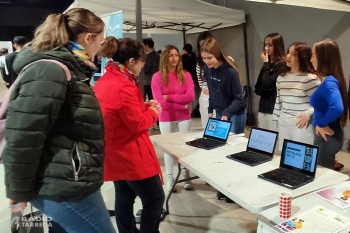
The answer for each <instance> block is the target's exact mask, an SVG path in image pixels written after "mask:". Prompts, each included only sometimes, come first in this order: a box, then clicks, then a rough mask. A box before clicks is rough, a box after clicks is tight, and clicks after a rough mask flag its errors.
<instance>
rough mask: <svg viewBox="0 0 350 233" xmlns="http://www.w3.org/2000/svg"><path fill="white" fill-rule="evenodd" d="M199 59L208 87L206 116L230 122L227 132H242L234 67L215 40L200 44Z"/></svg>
mask: <svg viewBox="0 0 350 233" xmlns="http://www.w3.org/2000/svg"><path fill="white" fill-rule="evenodd" d="M201 56H202V58H203V61H204V63H205V64H206V65H205V66H204V68H203V70H204V76H205V77H206V80H207V82H208V87H209V93H210V95H209V108H208V115H209V117H212V115H213V110H214V109H215V111H216V118H217V119H221V120H229V121H231V122H232V126H231V130H230V131H231V132H233V133H235V134H239V133H244V127H245V125H246V118H247V114H246V104H245V101H244V99H243V93H242V86H241V84H240V74H239V71H238V68H237V66H236V64H235V63H234V62H233V61H232V60H231V59H230V58H228V57H227V56H225V54H224V53H223V52H222V50H221V48H220V46H219V44H218V43H217V42H216V40H215V39H213V38H210V39H207V40H205V41H204V43H203V45H202V46H201Z"/></svg>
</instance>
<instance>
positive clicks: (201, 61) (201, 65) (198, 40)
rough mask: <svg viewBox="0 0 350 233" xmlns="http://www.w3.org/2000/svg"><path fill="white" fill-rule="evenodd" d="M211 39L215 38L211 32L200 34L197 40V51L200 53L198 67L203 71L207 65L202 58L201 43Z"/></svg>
mask: <svg viewBox="0 0 350 233" xmlns="http://www.w3.org/2000/svg"><path fill="white" fill-rule="evenodd" d="M209 38H214V37H213V35H212V34H211V33H210V32H209V31H205V32H201V34H199V36H198V38H197V51H198V57H197V62H198V66H199V68H200V69H201V70H202V69H203V66H204V65H205V63H204V62H203V58H202V55H201V51H200V49H201V46H200V44H199V42H201V41H202V40H206V39H209Z"/></svg>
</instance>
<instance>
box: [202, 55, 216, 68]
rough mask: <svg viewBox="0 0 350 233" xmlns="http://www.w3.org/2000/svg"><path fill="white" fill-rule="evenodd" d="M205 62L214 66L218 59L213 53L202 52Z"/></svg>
mask: <svg viewBox="0 0 350 233" xmlns="http://www.w3.org/2000/svg"><path fill="white" fill-rule="evenodd" d="M201 55H202V59H203V62H204V63H205V64H206V65H207V66H208V67H209V68H213V67H214V66H216V64H217V63H218V60H217V59H216V58H215V56H214V55H213V54H211V53H206V52H201Z"/></svg>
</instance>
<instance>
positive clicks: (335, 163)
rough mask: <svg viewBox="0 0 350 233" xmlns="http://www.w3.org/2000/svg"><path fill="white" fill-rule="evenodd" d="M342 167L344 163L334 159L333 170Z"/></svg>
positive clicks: (338, 169)
mask: <svg viewBox="0 0 350 233" xmlns="http://www.w3.org/2000/svg"><path fill="white" fill-rule="evenodd" d="M343 168H344V164H341V163H339V162H338V161H337V160H335V161H334V170H336V171H338V172H339V171H341V170H342V169H343Z"/></svg>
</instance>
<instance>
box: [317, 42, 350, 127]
mask: <svg viewBox="0 0 350 233" xmlns="http://www.w3.org/2000/svg"><path fill="white" fill-rule="evenodd" d="M314 47H315V55H316V58H317V63H318V65H317V73H318V75H319V76H320V77H327V76H330V75H333V76H334V77H335V78H336V79H337V80H338V82H339V91H340V94H341V98H342V100H343V106H344V112H343V114H342V115H341V118H340V123H341V124H342V126H343V127H345V125H346V121H347V118H348V110H349V107H348V100H347V91H346V82H345V78H344V73H343V68H342V65H341V57H340V51H339V47H338V44H337V42H335V41H334V40H332V39H325V40H322V41H319V42H317V43H316V44H315V45H314Z"/></svg>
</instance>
